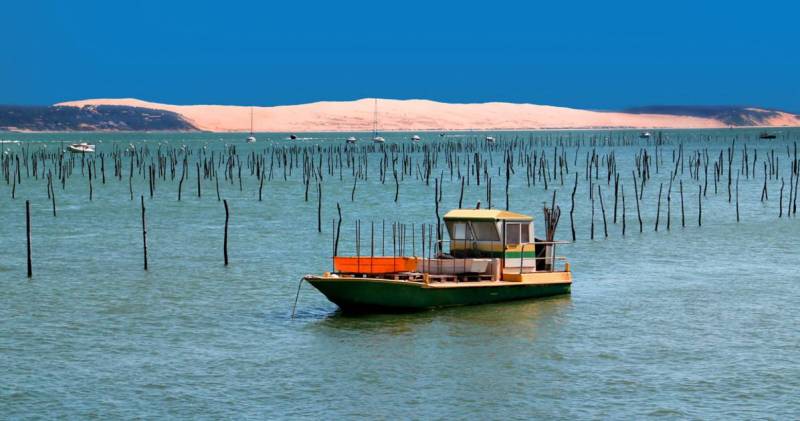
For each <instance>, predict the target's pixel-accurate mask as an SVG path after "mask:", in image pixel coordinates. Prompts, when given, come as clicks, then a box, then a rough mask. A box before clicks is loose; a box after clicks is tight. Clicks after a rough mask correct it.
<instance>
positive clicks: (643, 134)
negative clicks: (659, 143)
mask: <svg viewBox="0 0 800 421" xmlns="http://www.w3.org/2000/svg"><path fill="white" fill-rule="evenodd" d="M651 136H653V135H651V134H650V132H641V133H639V137H640V138H642V139H650V137H651Z"/></svg>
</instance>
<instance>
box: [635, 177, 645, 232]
mask: <svg viewBox="0 0 800 421" xmlns="http://www.w3.org/2000/svg"><path fill="white" fill-rule="evenodd" d="M633 193H634V195H633V198H634V199H636V216H637V217H638V218H639V232H643V229H644V228H643V226H642V212H641V211H640V210H639V185H638V183H637V182H636V172H635V171H634V172H633Z"/></svg>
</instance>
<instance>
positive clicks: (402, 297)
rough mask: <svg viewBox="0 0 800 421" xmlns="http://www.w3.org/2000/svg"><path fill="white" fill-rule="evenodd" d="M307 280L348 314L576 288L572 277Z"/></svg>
mask: <svg viewBox="0 0 800 421" xmlns="http://www.w3.org/2000/svg"><path fill="white" fill-rule="evenodd" d="M567 275H569V274H567ZM305 279H306V281H307V282H308V283H310V284H311V285H313V286H314V287H315V288H316V289H317V290H319V291H320V292H321V293H322V294H324V295H325V296H326V297H327V298H328V300H330V301H331V302H333V303H334V304H336V305H338V306H339V307H340V308H341V309H342V310H344V311H348V312H407V311H419V310H424V309H429V308H437V307H451V306H465V305H476V304H488V303H497V302H503V301H514V300H524V299H530V298H539V297H549V296H553V295H561V294H569V293H570V290H571V286H572V282H571V277H570V276H567V279H565V280H564V282H548V283H540V284H536V283H517V284H513V283H509V282H502V283H498V282H478V283H475V285H474V286H472V285H468V283H462V284H461V285H458V286H452V285H451V286H441V285H440V286H435V285H427V284H424V283H421V282H408V281H393V280H384V279H371V278H326V277H314V276H308V277H306V278H305ZM489 284H494V285H489Z"/></svg>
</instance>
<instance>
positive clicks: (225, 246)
mask: <svg viewBox="0 0 800 421" xmlns="http://www.w3.org/2000/svg"><path fill="white" fill-rule="evenodd" d="M222 204H223V205H225V239H224V241H223V243H222V254H223V257H224V258H225V266H228V219H229V217H230V213H229V212H228V200H227V199H225V200H223V201H222Z"/></svg>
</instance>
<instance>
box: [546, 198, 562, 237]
mask: <svg viewBox="0 0 800 421" xmlns="http://www.w3.org/2000/svg"><path fill="white" fill-rule="evenodd" d="M559 219H561V207H559V206H556V194H555V192H553V204H552V205H551V207H549V208H548V207H547V205H545V206H544V228H545V240H546V241H553V240H554V239H555V237H556V227H557V226H558V220H559Z"/></svg>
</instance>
